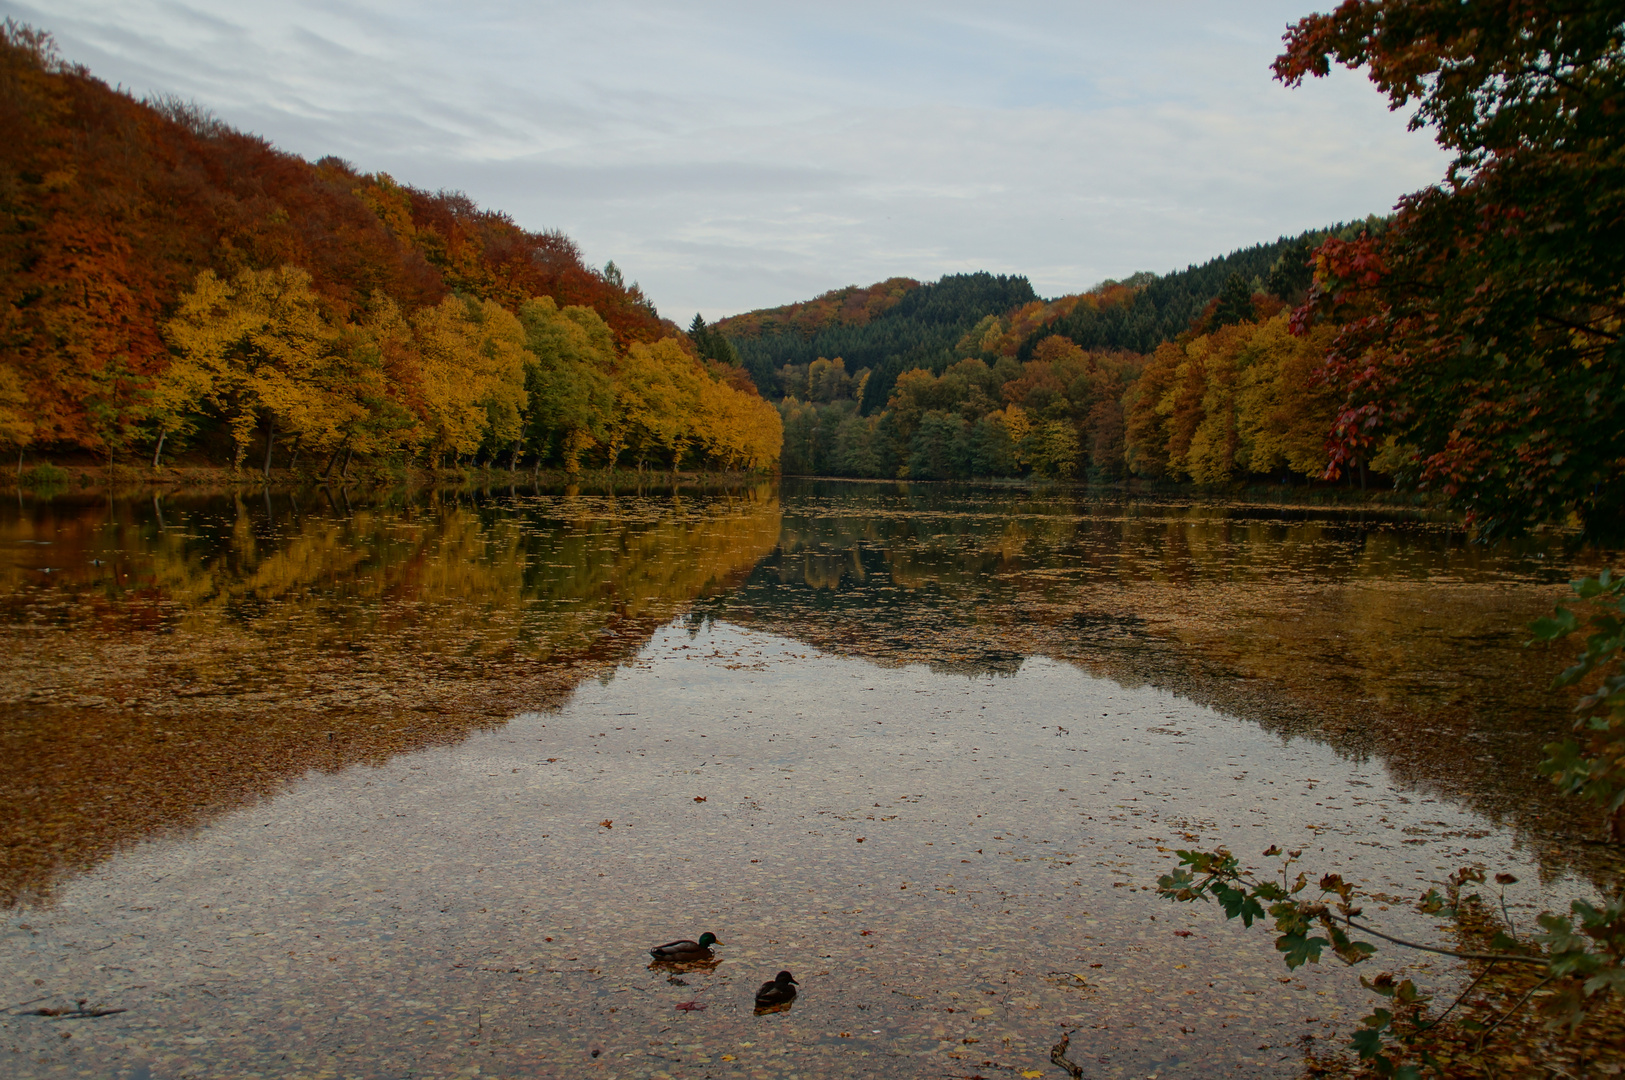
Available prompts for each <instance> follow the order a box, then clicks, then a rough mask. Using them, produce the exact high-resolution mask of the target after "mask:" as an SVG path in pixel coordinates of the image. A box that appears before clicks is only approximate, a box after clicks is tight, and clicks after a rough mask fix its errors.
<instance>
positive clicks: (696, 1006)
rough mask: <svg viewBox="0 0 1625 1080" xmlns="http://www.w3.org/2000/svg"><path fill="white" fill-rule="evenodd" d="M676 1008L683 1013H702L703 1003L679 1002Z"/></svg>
mask: <svg viewBox="0 0 1625 1080" xmlns="http://www.w3.org/2000/svg"><path fill="white" fill-rule="evenodd" d="M677 1008H678V1009H680V1010H681V1011H683V1012H703V1011H704V1010H705V1002H703V1001H679V1002H678V1003H677Z"/></svg>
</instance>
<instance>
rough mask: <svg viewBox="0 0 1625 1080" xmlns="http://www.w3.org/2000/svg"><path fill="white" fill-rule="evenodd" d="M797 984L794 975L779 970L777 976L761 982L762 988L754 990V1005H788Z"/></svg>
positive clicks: (765, 1006)
mask: <svg viewBox="0 0 1625 1080" xmlns="http://www.w3.org/2000/svg"><path fill="white" fill-rule="evenodd" d="M798 985H800V984H799V983H797V982H796V980H795V976H793V975H791V974H790V973H789V972H788V971H781V972H779V977H778V978H776V979H774V980H773V981H772V982H765V983H763V984H762V988H761V989H760V990H758V991H756V1007H757V1008H758V1009H768V1008H772V1007H773V1006H774V1005H788V1004H789V1003H790V1002H792V1001H794V1000H795V997H796V987H797V986H798Z"/></svg>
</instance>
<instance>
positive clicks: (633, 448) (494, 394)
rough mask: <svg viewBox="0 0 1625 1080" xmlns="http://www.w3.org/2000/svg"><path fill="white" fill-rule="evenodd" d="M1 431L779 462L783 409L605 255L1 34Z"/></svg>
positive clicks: (268, 450)
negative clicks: (586, 257) (593, 261)
mask: <svg viewBox="0 0 1625 1080" xmlns="http://www.w3.org/2000/svg"><path fill="white" fill-rule="evenodd" d="M0 320H3V322H0V447H4V448H9V450H10V451H11V452H12V453H15V454H17V455H18V457H19V461H20V460H21V455H22V454H23V453H24V451H26V450H27V449H28V448H30V447H33V448H35V450H36V451H39V452H46V451H53V452H63V451H75V450H77V451H88V452H91V453H94V454H96V455H98V456H101V457H104V458H109V459H113V458H118V457H120V456H124V455H129V454H139V455H141V456H143V457H146V456H151V457H152V459H153V461H154V462H157V461H159V460H161V456H162V455H163V454H166V453H167V454H173V453H174V452H175V451H177V450H179V449H183V448H184V449H188V450H190V451H191V452H192V453H193V454H194V455H198V454H201V455H204V456H205V457H206V458H208V459H210V460H213V461H215V462H217V463H227V462H231V463H235V464H238V465H239V466H240V465H241V464H242V463H243V462H244V461H245V460H247V459H248V458H249V455H250V454H251V453H252V454H253V455H255V457H256V458H257V460H255V462H254V463H255V464H256V465H257V466H261V467H264V468H266V469H267V470H268V469H269V468H270V467H271V466H272V465H273V464H274V465H278V466H282V465H288V464H294V463H299V462H302V463H304V464H305V466H306V467H307V468H308V467H310V466H312V465H313V464H315V463H320V466H321V468H322V469H324V470H331V469H332V468H333V467H334V465H335V463H336V462H339V461H342V462H344V463H345V465H344V467H347V466H348V463H349V461H350V460H351V459H352V458H353V457H356V456H360V457H362V458H364V459H370V460H372V461H374V462H395V463H404V462H406V461H408V460H413V461H417V462H419V463H421V464H424V465H431V466H432V465H436V464H440V463H456V462H470V461H475V460H478V461H482V462H485V463H500V464H504V465H508V466H510V467H511V466H513V465H515V464H516V463H518V462H520V461H525V462H527V463H534V464H542V463H546V464H551V465H559V466H563V467H565V468H568V469H571V470H574V469H576V468H579V467H581V466H582V465H583V464H595V465H609V466H613V465H616V464H632V463H635V464H639V465H640V466H641V465H642V464H645V463H648V464H659V465H662V466H667V467H671V468H677V467H679V466H681V465H684V464H697V465H703V466H707V467H723V468H750V469H767V468H772V467H773V466H774V465H775V464H776V462H777V457H778V446H779V434H780V433H779V418H778V416H777V414H776V413H775V412H774V410H773V409H772V408H771V407H770V406H769V405H768V404H767V403H766V402H764V401H763V400H762V399H761V398H760V397H759V396H758V394H757V392H756V389H755V386H754V384H753V383H752V381H751V380H750V379H749V378H748V377H747V376H746V375H745V374H744V373H743V372H742V371H740V370H738V369H737V368H733V367H731V366H729V365H727V364H719V363H716V362H708V361H706V360H705V359H703V358H701V357H699V356H698V355H696V353H695V351H694V348H693V346H692V344H691V343H690V342H689V340H688V339H687V338H685V337H684V336H682V335H681V334H680V333H679V332H678V331H677V329H676V327H675V326H673V325H672V324H671V323H670V322H667V321H665V320H662V319H661V318H660V317H659V315H658V313H657V312H656V310H655V308H654V305H653V304H652V303H650V302H649V300H648V298H647V297H645V296H644V295H643V293H642V291H641V290H640V289H639V288H638V286H637V285H636V284H632V285H628V284H626V283H625V281H624V280H623V279H622V277H621V274H620V272H619V271H618V270H617V269H616V268H615V266H614V264H613V263H611V264H609V265H607V266H606V267H604V269H603V270H593V269H591V268H589V267H588V266H587V265H586V264H585V262H584V261H583V260H582V257H581V253H580V251H579V250H578V249H577V248H576V246H575V245H574V244H573V243H572V242H571V241H570V240H569V239H568V238H567V237H565V236H563V235H562V234H559V233H556V232H542V233H535V232H528V231H526V230H524V229H521V228H520V227H518V226H517V225H516V224H514V222H513V221H511V220H510V219H509V218H507V217H506V216H504V215H502V214H500V213H496V212H493V211H489V210H482V209H481V208H479V207H478V206H476V205H474V203H473V202H471V201H470V200H469V199H468V198H466V197H465V196H463V195H460V194H457V193H452V192H438V193H430V192H426V191H421V190H418V189H415V188H412V187H410V186H407V185H404V184H400V183H397V182H396V181H395V180H393V179H392V178H391V177H389V176H387V175H385V174H381V173H380V174H373V175H369V174H364V173H360V172H358V171H357V170H356V169H354V168H353V167H351V166H350V165H348V164H347V163H345V162H343V161H340V160H338V159H336V158H331V157H330V158H324V159H322V160H321V161H318V162H315V163H311V162H307V161H305V160H303V159H301V158H299V157H296V156H293V155H291V154H286V153H283V152H281V151H278V150H276V149H275V148H273V147H272V146H270V145H269V144H267V143H266V142H265V141H264V140H262V139H260V138H257V137H255V136H253V135H248V134H244V133H242V132H238V131H234V130H232V129H231V128H229V127H227V126H226V125H224V124H222V123H220V122H219V121H217V120H215V119H214V118H212V117H211V116H209V115H208V114H207V113H205V112H203V111H201V110H199V109H198V108H197V107H196V106H193V105H190V104H187V103H182V102H177V101H172V100H158V101H137V100H135V99H134V98H132V97H131V96H130V95H128V94H125V93H122V92H119V91H115V90H113V89H111V88H110V87H108V86H107V85H106V84H105V83H103V82H101V81H100V80H97V79H95V78H93V77H92V76H91V75H90V74H89V72H87V71H86V70H85V69H84V68H82V67H79V66H76V65H72V64H69V63H66V62H64V61H63V60H61V59H60V58H59V57H58V56H57V55H56V53H55V51H54V48H53V46H52V44H51V41H50V38H49V37H48V36H47V35H45V34H42V33H39V32H37V31H33V30H30V29H28V28H26V27H20V26H18V25H16V24H13V23H7V24H6V25H5V27H4V31H3V33H0Z"/></svg>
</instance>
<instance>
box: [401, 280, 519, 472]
mask: <svg viewBox="0 0 1625 1080" xmlns="http://www.w3.org/2000/svg"><path fill="white" fill-rule="evenodd" d="M411 322H412V330H413V338H414V341H415V344H416V346H417V355H418V365H419V380H420V382H419V392H420V394H421V397H422V403H423V410H424V413H425V428H424V435H423V438H424V443H425V446H426V448H427V449H428V450H429V451H430V452H431V453H433V454H435V455H441V454H447V453H449V454H453V455H455V456H456V457H458V458H461V457H462V456H463V455H465V454H472V453H474V452H475V451H477V450H478V449H479V448H480V445H481V443H483V442H485V441H486V440H487V439H489V440H490V441H491V444H492V446H493V447H506V446H510V445H512V444H513V443H514V442H516V441H517V440H518V439H519V437H520V435H521V433H522V431H523V427H524V415H525V407H526V398H525V363H526V358H527V356H528V353H527V352H526V350H525V329H524V327H523V326H521V325H520V322H519V320H518V319H516V318H515V317H514V316H513V315H512V314H510V313H509V312H508V311H506V310H505V309H504V308H503V307H502V306H501V305H500V304H497V303H496V302H494V301H491V300H465V299H462V298H459V297H455V296H449V297H447V298H446V299H445V300H443V301H441V302H440V303H439V304H437V305H435V306H434V307H428V308H424V309H423V310H421V311H419V312H417V314H415V315H413V316H412V320H411Z"/></svg>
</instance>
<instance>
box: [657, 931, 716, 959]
mask: <svg viewBox="0 0 1625 1080" xmlns="http://www.w3.org/2000/svg"><path fill="white" fill-rule="evenodd" d="M721 944H722V942H720V941H718V940H717V936H716V935H715V934H713V933H711V932H709V931H707V932H706V933H703V934H701V935H700V940H698V941H688V940H686V939H685V940H683V941H668V942H666V943H665V944H664V945H656V946H655V947H654V948H652V949H650V950H649V955H650V956H652V957H654V958H655V959H656V960H672V961H682V960H709V959H711V946H713V945H721Z"/></svg>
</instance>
